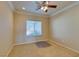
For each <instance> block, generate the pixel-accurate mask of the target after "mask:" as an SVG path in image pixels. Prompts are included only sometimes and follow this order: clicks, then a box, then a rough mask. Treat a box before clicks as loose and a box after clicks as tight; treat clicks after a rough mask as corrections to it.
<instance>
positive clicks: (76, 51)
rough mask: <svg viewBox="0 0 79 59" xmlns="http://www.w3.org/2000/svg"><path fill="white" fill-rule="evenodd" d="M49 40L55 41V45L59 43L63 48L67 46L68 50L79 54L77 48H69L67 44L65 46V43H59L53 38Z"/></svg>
mask: <svg viewBox="0 0 79 59" xmlns="http://www.w3.org/2000/svg"><path fill="white" fill-rule="evenodd" d="M50 42H52V43H55V44H57V45H60V46H62V47H64V48H67V49H69V50H71V51H73V52H75V53H78V54H79V51H78V50H75V49H72V48H70V47H68V46H66V45H64V44H62V43H59V42H57V41H55V40H50Z"/></svg>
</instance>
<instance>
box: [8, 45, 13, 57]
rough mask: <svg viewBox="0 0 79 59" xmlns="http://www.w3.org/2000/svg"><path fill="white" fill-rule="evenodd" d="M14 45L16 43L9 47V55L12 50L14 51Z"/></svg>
mask: <svg viewBox="0 0 79 59" xmlns="http://www.w3.org/2000/svg"><path fill="white" fill-rule="evenodd" d="M13 47H14V45H12V46H11V47H10V48H9V50H8V52H7V57H8V55H9V54H10V52H11V51H12V49H13Z"/></svg>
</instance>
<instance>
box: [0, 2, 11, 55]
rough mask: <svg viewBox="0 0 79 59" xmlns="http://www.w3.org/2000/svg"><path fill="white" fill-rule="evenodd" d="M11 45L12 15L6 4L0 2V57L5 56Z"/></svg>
mask: <svg viewBox="0 0 79 59" xmlns="http://www.w3.org/2000/svg"><path fill="white" fill-rule="evenodd" d="M12 43H13V13H12V11H11V9H10V7H9V5H8V3H7V2H1V1H0V56H7V55H8V53H9V51H10V48H11V47H12Z"/></svg>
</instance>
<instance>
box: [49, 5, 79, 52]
mask: <svg viewBox="0 0 79 59" xmlns="http://www.w3.org/2000/svg"><path fill="white" fill-rule="evenodd" d="M50 23H51V26H50V28H51V35H52V40H54V41H57V42H59V43H62V44H63V45H65V46H67V47H70V48H72V49H74V50H76V51H79V4H78V5H76V6H75V7H72V8H70V9H68V10H66V11H64V12H62V13H59V14H57V15H55V16H52V17H51V20H50Z"/></svg>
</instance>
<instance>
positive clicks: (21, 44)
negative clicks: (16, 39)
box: [14, 40, 47, 46]
mask: <svg viewBox="0 0 79 59" xmlns="http://www.w3.org/2000/svg"><path fill="white" fill-rule="evenodd" d="M40 41H47V40H37V41H30V42H23V43H16V44H15V45H14V46H16V45H22V44H32V43H35V42H40Z"/></svg>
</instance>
